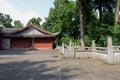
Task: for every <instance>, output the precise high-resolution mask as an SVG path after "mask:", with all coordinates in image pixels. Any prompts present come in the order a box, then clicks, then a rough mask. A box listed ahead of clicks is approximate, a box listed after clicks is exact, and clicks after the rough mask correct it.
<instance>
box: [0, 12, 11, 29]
mask: <svg viewBox="0 0 120 80" xmlns="http://www.w3.org/2000/svg"><path fill="white" fill-rule="evenodd" d="M11 22H12V18H11V17H10V16H9V15H8V14H3V13H0V24H1V25H3V26H5V27H7V28H11V27H13V26H12V24H11Z"/></svg>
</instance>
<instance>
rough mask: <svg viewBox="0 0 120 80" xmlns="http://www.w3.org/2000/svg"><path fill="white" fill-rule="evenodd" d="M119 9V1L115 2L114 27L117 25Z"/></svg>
mask: <svg viewBox="0 0 120 80" xmlns="http://www.w3.org/2000/svg"><path fill="white" fill-rule="evenodd" d="M119 9H120V0H116V9H115V18H114V23H115V25H116V24H117V23H118V17H119Z"/></svg>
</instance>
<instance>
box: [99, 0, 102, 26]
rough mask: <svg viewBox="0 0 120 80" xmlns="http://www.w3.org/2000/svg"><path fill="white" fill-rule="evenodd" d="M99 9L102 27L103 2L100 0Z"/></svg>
mask: <svg viewBox="0 0 120 80" xmlns="http://www.w3.org/2000/svg"><path fill="white" fill-rule="evenodd" d="M98 10H99V16H100V18H99V26H100V27H101V25H102V3H101V2H100V6H99V8H98Z"/></svg>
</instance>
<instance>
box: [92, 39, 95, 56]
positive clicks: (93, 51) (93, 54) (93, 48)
mask: <svg viewBox="0 0 120 80" xmlns="http://www.w3.org/2000/svg"><path fill="white" fill-rule="evenodd" d="M95 50H96V44H95V40H92V57H93V58H95Z"/></svg>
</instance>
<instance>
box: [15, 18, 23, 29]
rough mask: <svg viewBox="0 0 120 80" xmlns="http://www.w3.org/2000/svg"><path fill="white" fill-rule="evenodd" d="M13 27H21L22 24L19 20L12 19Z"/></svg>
mask: <svg viewBox="0 0 120 80" xmlns="http://www.w3.org/2000/svg"><path fill="white" fill-rule="evenodd" d="M14 27H16V28H21V27H23V24H22V23H21V21H19V20H15V21H14Z"/></svg>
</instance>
